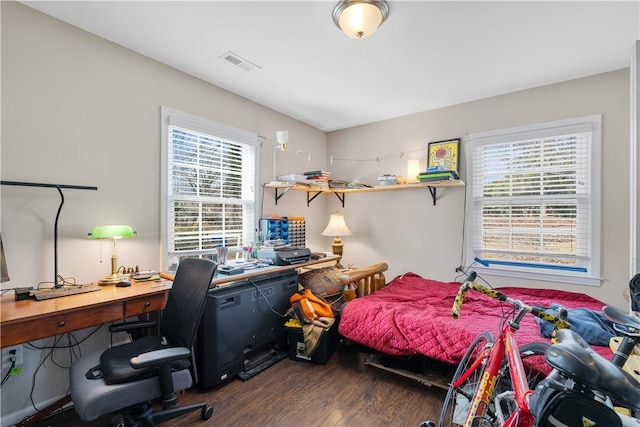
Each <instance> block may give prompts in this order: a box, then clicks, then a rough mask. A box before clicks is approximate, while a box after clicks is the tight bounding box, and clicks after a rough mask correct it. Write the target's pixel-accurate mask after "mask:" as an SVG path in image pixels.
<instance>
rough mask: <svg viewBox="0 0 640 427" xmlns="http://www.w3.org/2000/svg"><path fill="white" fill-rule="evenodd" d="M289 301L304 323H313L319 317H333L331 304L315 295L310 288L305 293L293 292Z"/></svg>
mask: <svg viewBox="0 0 640 427" xmlns="http://www.w3.org/2000/svg"><path fill="white" fill-rule="evenodd" d="M289 303H290V304H291V307H292V308H293V311H294V312H295V313H296V316H297V317H298V320H300V321H301V322H304V323H311V322H313V321H314V320H316V319H317V318H318V317H333V309H332V308H331V304H329V303H328V302H326V301H325V300H324V299H322V298H321V297H319V296H316V295H314V294H313V293H312V292H311V290H310V289H305V291H304V292H303V293H295V294H293V295H292V296H291V298H289Z"/></svg>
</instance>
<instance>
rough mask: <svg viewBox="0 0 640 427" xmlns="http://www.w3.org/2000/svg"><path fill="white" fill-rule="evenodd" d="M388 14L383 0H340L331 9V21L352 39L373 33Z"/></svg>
mask: <svg viewBox="0 0 640 427" xmlns="http://www.w3.org/2000/svg"><path fill="white" fill-rule="evenodd" d="M388 15H389V5H388V4H387V2H386V1H385V0H341V1H340V2H339V3H338V4H337V5H336V7H335V8H334V9H333V22H335V24H336V25H337V26H338V28H340V29H341V30H342V32H343V33H345V34H346V35H347V36H348V37H351V38H352V39H364V38H367V37H369V36H370V35H371V34H373V33H374V32H375V31H376V30H377V29H378V27H379V26H380V25H382V23H383V22H384V20H385V19H387V16H388Z"/></svg>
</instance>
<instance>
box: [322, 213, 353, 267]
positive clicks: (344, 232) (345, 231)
mask: <svg viewBox="0 0 640 427" xmlns="http://www.w3.org/2000/svg"><path fill="white" fill-rule="evenodd" d="M320 234H322V235H323V236H333V237H334V239H333V243H332V244H331V249H332V250H333V254H334V255H339V256H340V257H341V258H342V248H343V247H344V244H343V243H342V239H341V238H340V237H341V236H351V230H349V227H347V224H346V223H345V222H344V215H342V214H341V213H340V212H336V213H334V214H332V215H331V218H329V224H327V227H326V228H325V229H324V231H323V232H322V233H320ZM336 266H338V267H340V268H341V267H342V265H341V264H340V261H338V262H337V263H336Z"/></svg>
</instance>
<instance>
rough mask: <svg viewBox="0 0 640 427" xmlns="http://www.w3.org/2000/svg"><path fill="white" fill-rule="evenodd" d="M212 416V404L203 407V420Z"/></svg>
mask: <svg viewBox="0 0 640 427" xmlns="http://www.w3.org/2000/svg"><path fill="white" fill-rule="evenodd" d="M212 416H213V408H212V407H211V406H209V405H207V406H205V407H204V408H202V411H201V413H200V417H201V418H202V419H203V420H208V419H209V418H211V417H212Z"/></svg>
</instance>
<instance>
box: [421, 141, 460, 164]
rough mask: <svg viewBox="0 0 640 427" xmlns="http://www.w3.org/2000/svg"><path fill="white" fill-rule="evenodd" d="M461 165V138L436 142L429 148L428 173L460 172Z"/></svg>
mask: <svg viewBox="0 0 640 427" xmlns="http://www.w3.org/2000/svg"><path fill="white" fill-rule="evenodd" d="M459 164H460V138H454V139H445V140H442V141H434V142H430V143H429V144H428V148H427V172H437V171H454V172H458V166H459Z"/></svg>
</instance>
